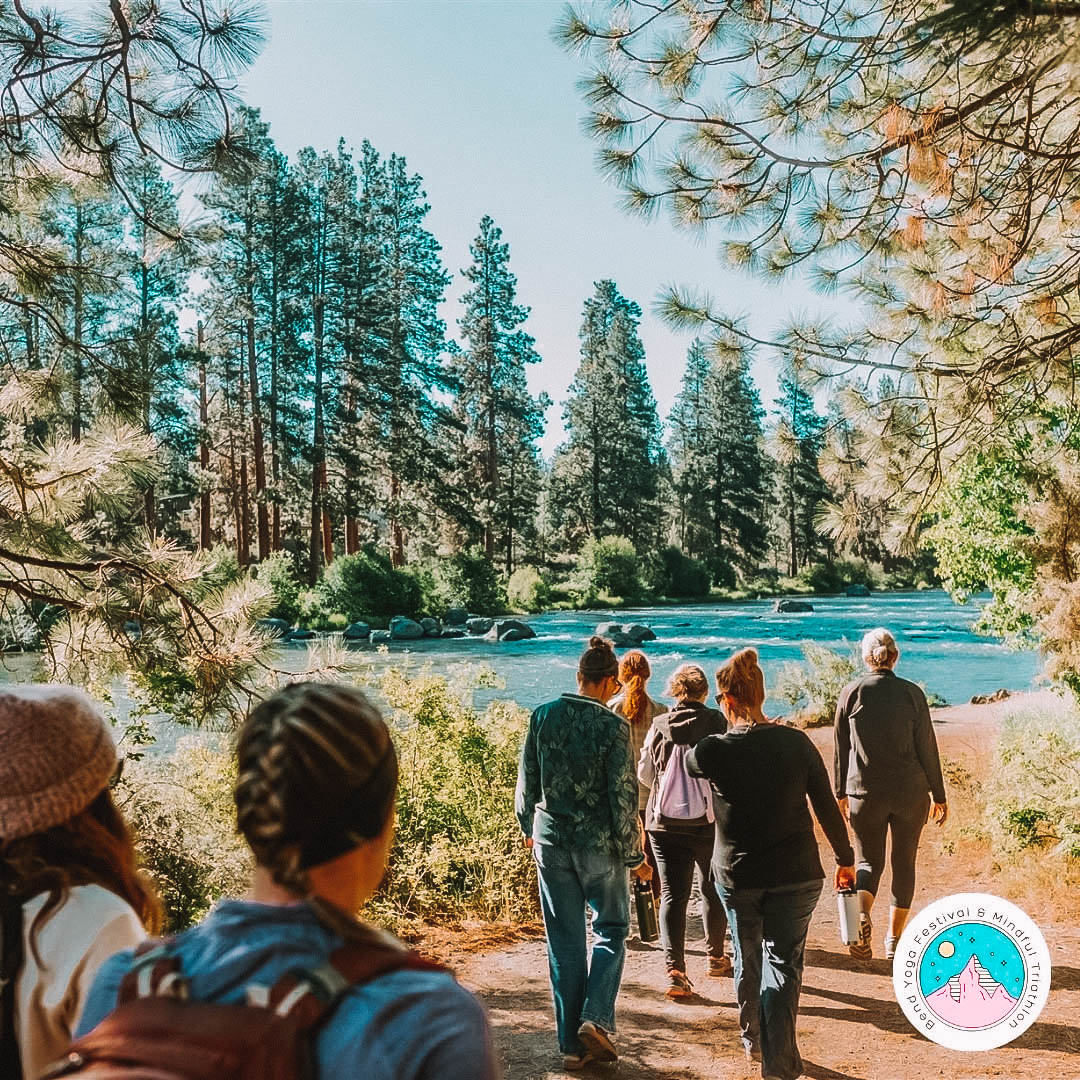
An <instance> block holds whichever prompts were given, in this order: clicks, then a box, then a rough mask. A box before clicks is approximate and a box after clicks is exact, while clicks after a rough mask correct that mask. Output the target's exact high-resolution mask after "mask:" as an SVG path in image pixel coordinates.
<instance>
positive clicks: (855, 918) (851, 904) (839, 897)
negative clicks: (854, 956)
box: [836, 889, 862, 945]
mask: <svg viewBox="0 0 1080 1080" xmlns="http://www.w3.org/2000/svg"><path fill="white" fill-rule="evenodd" d="M836 905H837V908H838V909H839V913H840V941H841V943H842V944H844V945H854V944H856V943H857V942H858V940H859V916H860V914H861V913H862V908H861V907H860V906H859V894H858V892H856V890H855V889H841V890H840V891H839V892H838V893H837V894H836Z"/></svg>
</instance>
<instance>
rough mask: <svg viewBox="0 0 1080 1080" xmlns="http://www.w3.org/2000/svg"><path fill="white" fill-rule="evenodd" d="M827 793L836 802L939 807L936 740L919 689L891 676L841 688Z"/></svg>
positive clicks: (877, 674)
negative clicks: (918, 800)
mask: <svg viewBox="0 0 1080 1080" xmlns="http://www.w3.org/2000/svg"><path fill="white" fill-rule="evenodd" d="M833 734H834V736H835V747H836V756H835V760H834V764H833V785H834V786H833V790H834V791H835V793H836V797H837V798H838V799H843V798H844V797H845V796H849V795H850V796H852V797H854V798H858V799H867V798H869V799H881V800H883V801H891V800H894V801H897V802H908V801H910V800H911V799H912V798H913V797H917V796H919V795H922V796H924V797H925V795H926V793H927V792H928V791H929V792H930V793H931V794H932V795H933V796H934V802H939V803H943V802H944V801H945V781H944V780H943V779H942V776H941V760H940V758H939V756H938V746H937V738H936V736H935V735H934V727H933V724H932V723H931V721H930V708H929V706H928V705H927V703H926V695H925V694H924V693H923V692H922V689H921V688H920V687H919V686H918V685H917V684H915V683H913V682H908V680H907V679H901V678H898V677H897V676H896V675H894V674H893V673H892V672H891V671H874V672H871V673H870V674H869V675H866V676H864V677H863V678H861V679H859V680H858V682H853V683H851V684H850V685H849V686H846V687H844V689H843V691H842V692H841V694H840V700H839V701H838V702H837V704H836V724H835V727H834V730H833Z"/></svg>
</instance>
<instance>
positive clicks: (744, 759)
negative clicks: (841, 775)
mask: <svg viewBox="0 0 1080 1080" xmlns="http://www.w3.org/2000/svg"><path fill="white" fill-rule="evenodd" d="M716 686H717V691H718V694H717V696H718V698H719V699H720V701H721V703H722V704H723V706H724V711H725V713H726V714H727V719H728V725H729V726H728V730H727V732H726V733H725V734H723V735H710V736H708V737H707V738H705V739H703V740H702V741H701V742H700V743H698V745H697V746H696V747H695V748H694V749H693V750H691V751H690V754H689V755H688V757H687V771H688V772H689V773H690V774H691V775H692V776H703V777H704V778H705V779H707V780H708V781H709V782H710V783H711V784H712V787H713V792H714V809H715V813H716V847H715V850H714V852H713V874H714V876H715V878H716V883H717V889H718V891H719V893H720V899H721V900H722V901H723V903H724V908H725V910H726V911H727V917H728V921H729V923H730V924H731V936H732V941H733V942H734V944H735V994H736V997H737V999H738V1004H739V1024H740V1026H741V1028H742V1041H743V1048H744V1049H745V1051H746V1056H747V1058H748V1059H750V1060H753V1061H757V1060H761V1062H762V1070H761V1071H762V1075H763V1076H764V1077H765V1080H795V1078H796V1077H798V1076H801V1075H802V1058H801V1057H800V1056H799V1048H798V1045H797V1043H796V1041H795V1020H796V1017H797V1015H798V1011H799V991H800V989H801V987H802V969H803V954H804V951H805V948H806V934H807V931H808V929H809V927H810V916H811V915H812V914H813V911H814V908H815V907H816V906H817V902H818V898H819V897H820V896H821V888H822V879H823V878H824V877H825V873H824V871H823V870H822V868H821V860H820V858H819V857H818V847H817V841H816V839H815V838H814V827H813V822H812V821H811V818H810V808H809V807H808V805H807V799H808V798H809V801H810V804H811V805H812V806H813V809H814V814H815V816H816V817H817V819H818V822H819V823H820V824H821V827H822V829H823V830H824V831H825V835H826V837H827V838H828V840H829V844H830V845H831V847H832V849H833V852H834V854H835V855H836V862H837V867H836V872H835V875H834V879H833V880H834V883H835V885H836V887H837V888H848V887H850V885H851V884H852V883H853V882H854V880H855V868H854V865H853V863H854V861H855V854H854V852H853V851H852V849H851V844H850V843H849V842H848V836H847V829H846V828H845V826H844V819H843V818H842V817H841V815H840V809H839V807H838V806H837V804H836V800H835V799H834V798H833V794H832V790H831V788H830V786H829V777H828V773H827V772H826V770H825V763H824V762H823V761H822V760H821V755H820V754H819V753H818V751H817V748H816V747H815V746H814V744H813V743H812V742H811V741H810V740H809V739H808V738H807V736H806V735H805V734H804V733H803V732H801V731H797V730H796V729H794V728H789V727H784V726H782V725H778V724H775V723H774V722H773V721H771V720H769V719H768V718H767V717H766V716H765V713H764V712H763V711H762V706H763V705H764V704H765V678H764V675H763V674H762V671H761V668H760V667H759V666H758V658H757V653H756V652H755V651H754V650H753V649H743V650H742V651H741V652H738V653H736V654H735V655H734V656H733V657H732V658H731V659H730V660H729V661H728V662H727V663H726V664H724V666H723V667H721V668H720V670H719V671H717V673H716Z"/></svg>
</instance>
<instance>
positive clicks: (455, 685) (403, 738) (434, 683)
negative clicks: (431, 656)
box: [376, 670, 536, 923]
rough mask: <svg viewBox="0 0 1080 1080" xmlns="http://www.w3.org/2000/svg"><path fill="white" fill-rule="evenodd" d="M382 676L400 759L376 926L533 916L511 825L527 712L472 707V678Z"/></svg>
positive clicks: (530, 885) (532, 890) (526, 867)
mask: <svg viewBox="0 0 1080 1080" xmlns="http://www.w3.org/2000/svg"><path fill="white" fill-rule="evenodd" d="M478 674H479V677H480V679H482V680H483V681H484V682H487V683H488V684H490V682H491V676H490V675H489V674H484V673H477V672H476V671H475V670H472V671H461V672H459V673H458V674H457V676H456V678H453V679H451V680H447V679H446V678H444V677H442V676H435V675H431V674H428V673H421V674H420V675H418V676H413V677H410V676H408V675H406V674H405V673H403V672H401V671H397V670H391V671H388V672H387V673H386V674H385V675H384V676H383V677H382V678H381V679H380V680H379V683H378V691H379V694H380V696H381V697H383V698H384V699H385V700H386V701H387V702H388V704H389V705H390V708H391V710H392V724H393V727H394V730H395V733H396V734H395V741H396V743H397V747H398V755H399V758H400V760H401V773H402V776H401V787H400V791H399V795H398V806H397V835H396V839H395V842H394V851H393V855H392V862H391V869H390V873H389V875H388V877H387V879H386V882H385V883H384V885H383V887H382V889H381V890H380V893H379V896H378V898H377V900H376V911H377V912H379V913H380V914H381V915H382V917H383V918H384V919H388V920H389V921H391V922H394V923H397V922H400V921H402V920H417V919H419V920H425V919H426V920H445V919H447V918H452V919H457V918H466V917H472V918H481V919H496V920H505V921H511V922H517V921H520V920H522V919H523V918H526V917H529V916H532V915H534V914H535V912H536V885H535V874H534V871H533V866H532V859H531V858H530V856H529V853H528V852H527V851H526V850H525V848H524V847H523V845H522V843H521V834H520V832H519V830H518V827H517V822H516V820H515V818H514V787H515V784H516V782H517V766H518V756H519V754H520V749H521V740H522V737H523V735H524V731H525V727H526V723H527V720H528V716H527V713H526V712H525V710H524V709H522V708H521V707H520V706H517V705H513V704H510V703H505V702H496V703H493V704H491V705H488V706H487V707H486V708H485V709H484V710H483V711H481V710H479V709H477V708H475V707H474V706H473V704H472V702H471V696H472V692H471V687H472V686H474V685H476V682H477V677H478Z"/></svg>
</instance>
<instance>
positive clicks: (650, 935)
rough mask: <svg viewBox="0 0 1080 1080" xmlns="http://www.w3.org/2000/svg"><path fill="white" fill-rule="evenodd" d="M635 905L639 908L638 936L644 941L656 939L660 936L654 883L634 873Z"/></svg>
mask: <svg viewBox="0 0 1080 1080" xmlns="http://www.w3.org/2000/svg"><path fill="white" fill-rule="evenodd" d="M634 906H635V907H636V908H637V924H638V937H640V938H641V940H642V941H655V940H656V939H657V938H658V937H659V936H660V927H659V924H658V923H657V921H656V899H655V898H654V897H653V891H652V885H651V884H649V882H647V881H642V880H641V878H639V877H638V876H637V875H636V874H635V875H634Z"/></svg>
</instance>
